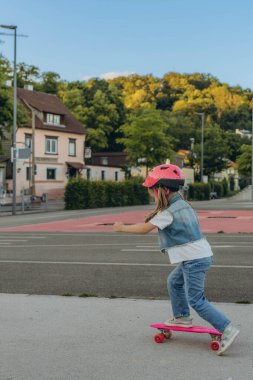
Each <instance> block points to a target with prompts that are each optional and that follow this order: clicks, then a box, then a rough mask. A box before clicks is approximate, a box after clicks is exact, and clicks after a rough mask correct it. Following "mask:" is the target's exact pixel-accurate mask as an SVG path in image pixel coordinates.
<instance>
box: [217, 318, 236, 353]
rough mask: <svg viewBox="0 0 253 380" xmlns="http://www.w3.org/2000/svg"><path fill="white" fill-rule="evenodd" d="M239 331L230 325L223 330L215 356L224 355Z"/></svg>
mask: <svg viewBox="0 0 253 380" xmlns="http://www.w3.org/2000/svg"><path fill="white" fill-rule="evenodd" d="M239 332H240V331H239V330H238V329H237V328H235V327H234V326H232V325H231V323H230V324H229V325H228V326H227V327H226V328H225V330H224V331H223V334H222V336H221V346H220V349H219V351H218V352H217V355H222V354H224V352H225V351H227V349H228V348H229V347H230V346H231V344H232V343H233V341H234V340H235V338H236V337H237V335H238V334H239Z"/></svg>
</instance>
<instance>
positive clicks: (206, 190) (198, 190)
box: [189, 182, 211, 201]
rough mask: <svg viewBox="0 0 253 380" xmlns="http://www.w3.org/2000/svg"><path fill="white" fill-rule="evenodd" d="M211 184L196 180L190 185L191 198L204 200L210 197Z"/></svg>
mask: <svg viewBox="0 0 253 380" xmlns="http://www.w3.org/2000/svg"><path fill="white" fill-rule="evenodd" d="M210 191H211V186H210V184H209V183H202V182H195V183H192V184H190V185H189V200H192V201H204V200H207V199H209V194H210Z"/></svg>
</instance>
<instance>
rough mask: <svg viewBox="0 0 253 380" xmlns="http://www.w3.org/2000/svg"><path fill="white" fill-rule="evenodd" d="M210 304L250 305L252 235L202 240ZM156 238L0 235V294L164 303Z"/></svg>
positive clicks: (163, 265) (163, 267)
mask: <svg viewBox="0 0 253 380" xmlns="http://www.w3.org/2000/svg"><path fill="white" fill-rule="evenodd" d="M207 239H208V240H209V242H210V243H211V246H212V248H213V251H214V264H213V267H212V269H211V270H210V271H209V273H208V276H207V280H206V295H207V296H208V298H209V299H210V300H212V301H218V302H241V301H253V282H252V274H253V235H251V234H245V235H243V234H234V235H229V234H214V235H208V236H207ZM172 269H173V267H172V266H171V265H170V264H169V260H168V258H167V257H166V256H163V255H162V254H161V253H160V252H159V248H158V243H157V236H156V234H152V233H151V234H148V235H125V234H116V233H84V234H80V233H34V232H33V233H17V232H1V233H0V292H1V293H27V294H51V295H53V294H54V295H67V294H68V295H79V296H80V295H83V296H91V295H95V296H99V297H126V298H132V297H133V298H156V299H166V298H167V290H166V279H167V276H168V273H169V272H170V271H171V270H172Z"/></svg>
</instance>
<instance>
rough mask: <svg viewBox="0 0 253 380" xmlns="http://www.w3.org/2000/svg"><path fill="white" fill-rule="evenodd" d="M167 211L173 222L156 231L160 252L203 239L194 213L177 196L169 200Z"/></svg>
mask: <svg viewBox="0 0 253 380" xmlns="http://www.w3.org/2000/svg"><path fill="white" fill-rule="evenodd" d="M167 210H168V211H169V212H170V213H171V214H172V216H173V222H172V223H171V224H170V225H169V226H167V227H165V228H164V229H163V230H160V229H158V231H159V241H160V248H161V250H162V251H164V249H165V248H171V247H175V246H178V245H182V244H187V243H190V242H194V241H196V240H200V239H203V238H204V236H203V234H202V232H201V230H200V227H199V221H198V217H197V215H196V213H195V211H194V210H193V208H192V207H191V206H190V205H189V204H188V203H187V202H185V201H184V200H183V199H182V198H181V196H180V195H179V194H176V195H174V196H173V197H172V198H171V199H170V203H169V207H168V208H167Z"/></svg>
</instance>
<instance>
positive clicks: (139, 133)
mask: <svg viewBox="0 0 253 380" xmlns="http://www.w3.org/2000/svg"><path fill="white" fill-rule="evenodd" d="M120 131H121V132H122V134H123V137H122V138H119V139H118V140H119V142H120V143H122V144H123V145H124V147H125V150H126V152H127V154H128V156H129V158H130V161H131V163H132V164H133V165H135V166H137V165H140V163H141V162H144V163H145V164H146V165H147V167H148V168H151V167H153V166H155V165H158V164H161V163H162V162H164V161H165V160H166V159H167V158H169V157H170V156H171V154H172V148H171V138H170V137H169V136H168V134H167V124H166V122H165V121H164V119H163V117H162V116H161V111H158V110H155V109H154V108H142V109H140V110H138V111H137V112H136V113H131V114H130V115H129V116H128V118H127V122H126V123H125V124H124V125H123V126H122V127H120Z"/></svg>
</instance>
